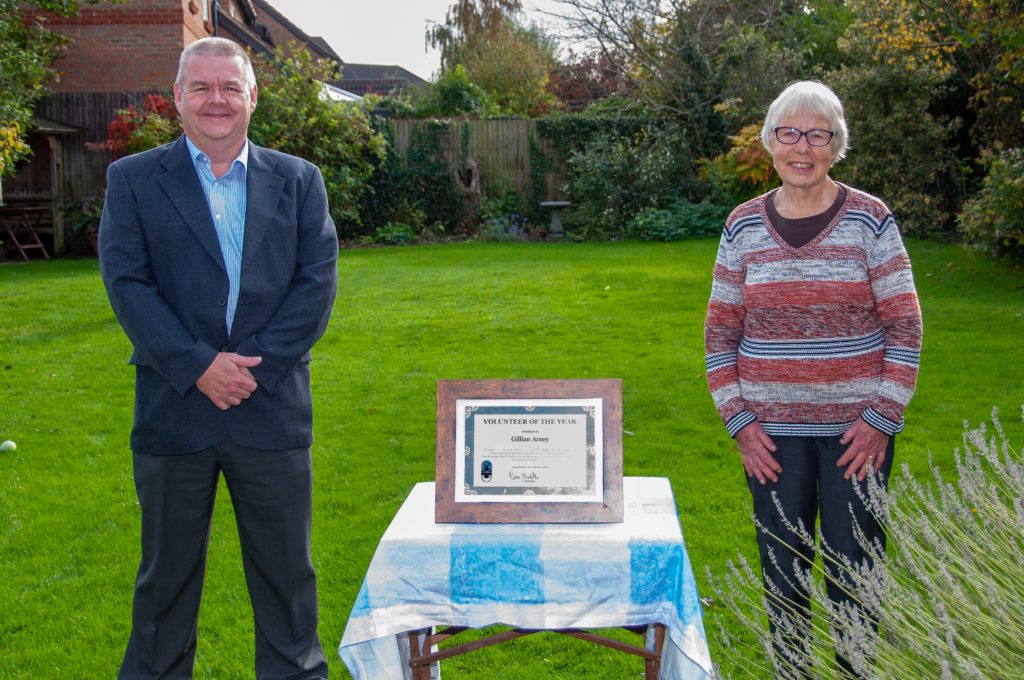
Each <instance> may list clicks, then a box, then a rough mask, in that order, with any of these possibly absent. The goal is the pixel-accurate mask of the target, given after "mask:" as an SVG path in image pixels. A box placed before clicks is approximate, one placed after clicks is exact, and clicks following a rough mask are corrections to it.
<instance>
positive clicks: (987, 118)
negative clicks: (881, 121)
mask: <svg viewBox="0 0 1024 680" xmlns="http://www.w3.org/2000/svg"><path fill="white" fill-rule="evenodd" d="M849 4H850V6H851V8H852V9H853V10H854V12H855V14H856V17H857V21H856V25H855V26H853V27H851V30H850V31H849V32H848V34H847V45H848V46H849V47H850V48H852V49H861V50H862V51H864V52H865V53H870V57H869V60H870V61H872V62H875V63H878V62H882V61H884V62H885V63H886V64H887V65H889V66H897V67H901V68H902V69H903V70H905V71H906V72H908V73H914V72H919V71H926V72H930V73H933V74H935V75H937V76H939V77H942V78H946V77H949V78H952V79H953V80H954V81H955V82H956V83H957V84H958V85H960V86H961V87H962V88H963V89H964V90H965V91H966V92H967V104H968V108H969V111H970V112H972V113H973V114H974V116H975V121H974V124H973V128H972V133H973V135H974V137H975V139H976V140H977V142H978V144H979V145H980V146H991V145H998V144H1006V145H1007V146H1022V145H1024V119H1022V117H1021V116H1022V114H1024V1H1022V0H927V1H925V0H850V3H849Z"/></svg>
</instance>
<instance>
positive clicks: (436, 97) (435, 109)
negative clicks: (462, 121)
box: [416, 64, 498, 118]
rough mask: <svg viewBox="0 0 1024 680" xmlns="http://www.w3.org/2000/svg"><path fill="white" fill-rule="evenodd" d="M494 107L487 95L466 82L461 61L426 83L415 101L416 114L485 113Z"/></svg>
mask: <svg viewBox="0 0 1024 680" xmlns="http://www.w3.org/2000/svg"><path fill="white" fill-rule="evenodd" d="M497 110H498V109H497V106H496V105H495V103H494V101H493V100H492V99H491V96H490V95H489V94H487V92H485V91H484V89H483V88H481V87H480V86H478V85H476V84H474V83H472V82H470V80H469V76H467V75H466V70H465V69H464V68H463V67H462V64H457V65H456V66H455V68H454V69H452V70H451V71H449V72H448V73H445V74H444V75H443V76H441V77H440V78H438V79H437V81H436V82H434V83H431V84H430V85H428V86H427V88H426V89H425V90H424V92H423V94H422V95H421V96H420V98H419V100H418V101H417V102H416V115H418V116H420V117H423V118H446V117H450V116H464V115H475V116H485V115H488V114H492V113H497Z"/></svg>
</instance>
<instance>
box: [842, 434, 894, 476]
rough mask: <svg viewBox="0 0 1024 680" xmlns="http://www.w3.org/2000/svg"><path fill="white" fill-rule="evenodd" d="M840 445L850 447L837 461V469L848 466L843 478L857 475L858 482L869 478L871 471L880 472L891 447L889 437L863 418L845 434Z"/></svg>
mask: <svg viewBox="0 0 1024 680" xmlns="http://www.w3.org/2000/svg"><path fill="white" fill-rule="evenodd" d="M839 443H840V444H849V445H850V446H849V447H848V448H847V449H846V453H844V454H843V455H842V456H841V457H840V458H839V460H838V461H836V467H843V466H844V465H847V466H848V467H847V468H846V473H845V474H844V475H843V477H845V478H846V479H849V478H850V477H853V476H854V475H857V481H858V482H862V481H864V478H865V477H867V475H868V470H869V469H870V470H878V469H880V468H881V467H882V463H883V462H884V461H885V451H886V448H887V447H888V446H889V435H887V434H886V433H884V432H881V431H879V430H876V429H875V428H873V427H871V426H870V425H868V424H867V423H865V422H864V420H863V419H862V418H857V421H856V422H855V423H854V424H853V425H851V426H850V429H849V430H847V431H846V432H845V433H844V434H843V437H842V439H840V440H839Z"/></svg>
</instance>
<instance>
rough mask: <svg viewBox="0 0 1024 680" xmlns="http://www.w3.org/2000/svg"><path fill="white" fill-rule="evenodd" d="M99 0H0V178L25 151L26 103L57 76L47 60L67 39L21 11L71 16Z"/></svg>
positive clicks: (28, 115) (51, 59)
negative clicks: (84, 5)
mask: <svg viewBox="0 0 1024 680" xmlns="http://www.w3.org/2000/svg"><path fill="white" fill-rule="evenodd" d="M99 1H100V0H85V1H84V3H83V2H82V1H80V0H26V1H25V2H22V1H20V0H0V177H4V176H9V175H12V174H14V166H15V164H16V163H17V162H18V161H19V160H21V159H22V158H24V157H25V156H27V155H28V154H29V153H30V149H29V147H28V144H26V143H25V138H26V136H27V135H28V132H29V130H30V128H31V126H32V107H33V106H34V105H35V103H36V101H37V100H38V99H39V98H40V97H42V96H44V95H45V94H47V93H48V92H49V89H48V87H47V83H49V82H52V81H55V80H57V79H58V75H59V74H58V73H57V72H56V71H55V70H54V68H53V62H54V61H55V60H56V59H57V57H58V56H59V55H60V49H61V46H62V45H64V43H65V42H66V41H67V38H65V37H64V36H62V35H60V34H58V33H54V32H53V31H49V30H47V29H46V28H45V27H44V25H43V23H42V21H41V20H39V19H35V20H32V21H29V20H27V19H26V11H27V10H43V11H46V12H52V13H54V14H58V15H60V16H75V15H77V14H78V12H79V10H80V9H81V7H82V5H83V4H90V5H95V4H97V3H98V2H99ZM111 1H112V2H124V1H125V0H111Z"/></svg>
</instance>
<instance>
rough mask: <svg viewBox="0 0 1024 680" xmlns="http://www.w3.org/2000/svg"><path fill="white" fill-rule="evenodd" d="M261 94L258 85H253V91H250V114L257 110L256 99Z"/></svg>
mask: <svg viewBox="0 0 1024 680" xmlns="http://www.w3.org/2000/svg"><path fill="white" fill-rule="evenodd" d="M258 94H259V88H258V87H257V86H256V83H253V85H252V89H251V90H250V91H249V112H250V113H252V112H253V111H255V110H256V99H257V95H258Z"/></svg>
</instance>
